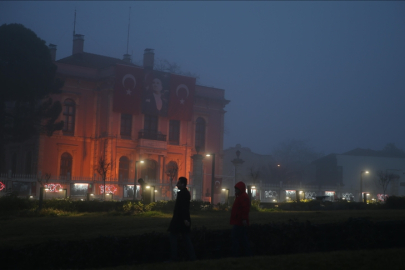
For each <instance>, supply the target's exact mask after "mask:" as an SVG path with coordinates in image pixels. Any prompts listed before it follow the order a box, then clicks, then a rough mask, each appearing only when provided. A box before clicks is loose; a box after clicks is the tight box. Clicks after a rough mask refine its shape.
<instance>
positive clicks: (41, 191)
mask: <svg viewBox="0 0 405 270" xmlns="http://www.w3.org/2000/svg"><path fill="white" fill-rule="evenodd" d="M49 179H51V174H50V173H46V174H44V175H41V176H38V177H37V182H38V183H39V184H40V188H39V202H38V211H41V210H42V203H43V201H44V190H45V185H46V184H48V181H49Z"/></svg>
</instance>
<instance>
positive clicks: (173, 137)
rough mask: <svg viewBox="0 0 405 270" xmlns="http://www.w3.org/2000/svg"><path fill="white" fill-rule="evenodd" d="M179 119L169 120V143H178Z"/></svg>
mask: <svg viewBox="0 0 405 270" xmlns="http://www.w3.org/2000/svg"><path fill="white" fill-rule="evenodd" d="M179 141H180V121H178V120H170V123H169V144H174V145H179Z"/></svg>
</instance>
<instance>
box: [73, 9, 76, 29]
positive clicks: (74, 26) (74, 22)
mask: <svg viewBox="0 0 405 270" xmlns="http://www.w3.org/2000/svg"><path fill="white" fill-rule="evenodd" d="M75 34H76V8H75V20H74V21H73V36H74V35H75Z"/></svg>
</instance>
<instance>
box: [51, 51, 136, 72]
mask: <svg viewBox="0 0 405 270" xmlns="http://www.w3.org/2000/svg"><path fill="white" fill-rule="evenodd" d="M56 62H57V63H64V64H69V65H75V66H82V67H88V68H95V69H103V68H107V67H109V66H113V65H115V64H123V65H130V66H135V67H138V66H137V65H134V64H132V63H128V62H127V61H124V60H122V59H118V58H114V57H109V56H104V55H98V54H93V53H87V52H82V53H76V54H73V55H71V56H68V57H65V58H62V59H59V60H58V61H56Z"/></svg>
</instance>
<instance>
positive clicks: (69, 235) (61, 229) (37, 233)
mask: <svg viewBox="0 0 405 270" xmlns="http://www.w3.org/2000/svg"><path fill="white" fill-rule="evenodd" d="M171 216H172V215H171V214H162V213H160V212H148V213H145V214H141V215H135V216H122V215H113V214H112V213H105V214H80V215H72V216H57V217H17V216H0V228H1V230H2V237H1V238H0V246H1V247H19V246H25V245H27V244H37V243H41V242H46V241H48V240H50V239H60V240H78V239H86V238H87V239H89V238H94V237H97V236H99V235H114V236H123V235H135V234H143V233H146V232H152V231H155V232H165V231H166V230H167V227H168V225H169V222H170V219H171ZM229 216H230V213H229V212H223V211H212V212H200V213H198V214H195V215H192V225H193V226H197V227H202V226H205V227H206V228H208V229H214V230H216V229H230V225H229ZM350 217H353V218H369V219H370V220H372V221H381V220H405V210H349V211H320V212H315V211H307V212H303V211H299V212H290V211H288V212H287V211H284V212H251V214H250V219H251V223H252V224H253V223H261V224H265V223H270V222H287V221H288V220H289V219H297V220H298V221H301V222H304V221H306V220H309V221H310V222H311V223H315V224H320V223H331V222H339V221H346V220H347V219H348V218H350Z"/></svg>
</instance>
